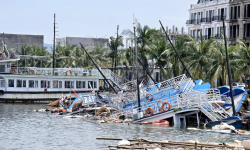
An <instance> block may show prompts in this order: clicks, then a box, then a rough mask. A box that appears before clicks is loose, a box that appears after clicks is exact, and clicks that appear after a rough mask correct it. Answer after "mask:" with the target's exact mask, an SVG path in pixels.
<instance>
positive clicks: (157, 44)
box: [148, 38, 168, 81]
mask: <svg viewBox="0 0 250 150" xmlns="http://www.w3.org/2000/svg"><path fill="white" fill-rule="evenodd" d="M149 48H150V49H149V51H148V54H149V57H150V58H151V59H153V60H155V64H156V65H157V66H158V67H160V81H162V76H164V78H165V77H166V75H167V72H166V70H165V66H166V65H167V63H168V61H167V50H166V49H167V44H166V40H165V39H162V38H160V39H155V40H153V41H152V44H151V45H150V46H149Z"/></svg>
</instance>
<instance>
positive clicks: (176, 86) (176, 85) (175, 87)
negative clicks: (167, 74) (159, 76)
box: [173, 81, 181, 90]
mask: <svg viewBox="0 0 250 150" xmlns="http://www.w3.org/2000/svg"><path fill="white" fill-rule="evenodd" d="M173 88H174V89H175V90H179V89H180V88H181V86H180V85H179V82H178V81H176V82H175V84H174V85H173Z"/></svg>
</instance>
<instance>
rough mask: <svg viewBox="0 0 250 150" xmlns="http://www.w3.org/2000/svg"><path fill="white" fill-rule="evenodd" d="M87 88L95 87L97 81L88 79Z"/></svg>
mask: <svg viewBox="0 0 250 150" xmlns="http://www.w3.org/2000/svg"><path fill="white" fill-rule="evenodd" d="M88 88H89V89H92V88H97V83H96V81H89V82H88Z"/></svg>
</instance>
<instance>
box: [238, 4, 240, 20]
mask: <svg viewBox="0 0 250 150" xmlns="http://www.w3.org/2000/svg"><path fill="white" fill-rule="evenodd" d="M238 18H240V6H238Z"/></svg>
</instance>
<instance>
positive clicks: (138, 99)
mask: <svg viewBox="0 0 250 150" xmlns="http://www.w3.org/2000/svg"><path fill="white" fill-rule="evenodd" d="M135 29H136V27H135V26H134V41H135V58H136V59H135V60H136V86H137V101H138V102H137V103H138V109H139V112H141V102H140V88H139V77H138V57H137V43H136V41H137V39H136V32H135Z"/></svg>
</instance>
